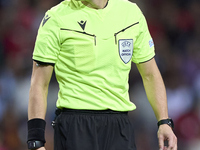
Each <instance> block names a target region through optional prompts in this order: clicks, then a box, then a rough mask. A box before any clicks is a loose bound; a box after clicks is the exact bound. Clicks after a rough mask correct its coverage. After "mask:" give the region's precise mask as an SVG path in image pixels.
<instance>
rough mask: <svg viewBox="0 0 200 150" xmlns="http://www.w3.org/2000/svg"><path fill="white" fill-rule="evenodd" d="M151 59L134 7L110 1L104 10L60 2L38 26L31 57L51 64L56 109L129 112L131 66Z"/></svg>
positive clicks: (151, 48) (131, 107) (150, 42)
mask: <svg viewBox="0 0 200 150" xmlns="http://www.w3.org/2000/svg"><path fill="white" fill-rule="evenodd" d="M154 55H155V53H154V44H153V40H152V38H151V35H150V34H149V31H148V27H147V23H146V20H145V18H144V16H143V14H142V12H141V11H140V9H139V8H138V6H137V5H136V4H134V3H131V2H128V1H125V0H109V1H108V4H107V6H106V7H105V8H104V9H98V10H97V9H92V8H89V7H86V6H85V5H83V4H82V2H80V1H75V0H71V1H63V2H62V3H60V4H59V5H57V6H55V7H53V8H52V9H50V10H49V11H47V13H46V15H45V17H44V19H43V20H42V22H41V25H40V28H39V31H38V35H37V39H36V43H35V49H34V53H33V59H34V60H38V61H42V62H48V63H54V64H55V65H54V70H55V74H56V78H57V81H58V83H59V88H60V90H59V93H58V100H57V107H58V108H62V107H64V108H71V109H91V110H105V109H111V110H117V111H130V110H134V109H135V108H136V106H135V105H134V104H133V103H132V102H131V101H130V99H129V93H128V90H129V85H128V77H129V72H130V69H131V62H132V61H133V62H134V63H141V62H145V61H148V60H150V59H151V58H153V57H154Z"/></svg>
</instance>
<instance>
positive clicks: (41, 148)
mask: <svg viewBox="0 0 200 150" xmlns="http://www.w3.org/2000/svg"><path fill="white" fill-rule="evenodd" d="M37 150H46V149H45V148H44V147H40V148H38V149H37Z"/></svg>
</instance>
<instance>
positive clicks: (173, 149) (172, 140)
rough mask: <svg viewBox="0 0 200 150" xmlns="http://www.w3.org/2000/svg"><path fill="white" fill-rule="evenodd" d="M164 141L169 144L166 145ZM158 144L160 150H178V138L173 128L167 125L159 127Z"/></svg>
mask: <svg viewBox="0 0 200 150" xmlns="http://www.w3.org/2000/svg"><path fill="white" fill-rule="evenodd" d="M164 141H167V142H168V145H167V146H165V145H164ZM158 142H159V150H177V138H176V136H175V134H174V132H173V131H172V129H171V127H170V126H168V125H167V124H163V125H160V126H159V129H158Z"/></svg>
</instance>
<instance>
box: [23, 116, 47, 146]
mask: <svg viewBox="0 0 200 150" xmlns="http://www.w3.org/2000/svg"><path fill="white" fill-rule="evenodd" d="M27 125H28V137H27V144H28V149H37V148H40V147H43V146H44V144H45V142H46V141H45V126H46V122H45V120H43V119H39V118H35V119H31V120H29V121H28V122H27Z"/></svg>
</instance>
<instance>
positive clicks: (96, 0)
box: [82, 0, 108, 9]
mask: <svg viewBox="0 0 200 150" xmlns="http://www.w3.org/2000/svg"><path fill="white" fill-rule="evenodd" d="M107 2H108V0H85V1H82V3H83V4H84V5H85V6H87V7H90V8H94V9H103V8H104V7H105V6H106V4H107Z"/></svg>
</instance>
